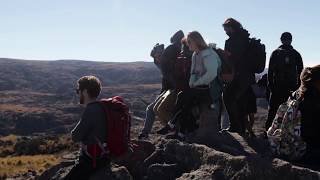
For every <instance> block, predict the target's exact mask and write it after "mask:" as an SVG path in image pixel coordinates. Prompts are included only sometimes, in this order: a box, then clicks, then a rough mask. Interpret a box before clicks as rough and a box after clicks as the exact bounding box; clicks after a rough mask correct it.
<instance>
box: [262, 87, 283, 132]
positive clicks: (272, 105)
mask: <svg viewBox="0 0 320 180" xmlns="http://www.w3.org/2000/svg"><path fill="white" fill-rule="evenodd" d="M282 99H283V98H281V96H280V94H279V93H277V92H272V93H271V94H270V101H269V111H268V118H267V121H266V125H265V126H266V130H267V131H268V129H269V128H270V127H271V125H272V122H273V119H274V118H275V116H276V113H277V111H278V108H279V106H280V105H281V103H283V102H282Z"/></svg>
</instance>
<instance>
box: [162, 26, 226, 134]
mask: <svg viewBox="0 0 320 180" xmlns="http://www.w3.org/2000/svg"><path fill="white" fill-rule="evenodd" d="M187 42H188V45H189V48H190V50H191V51H194V53H193V56H192V64H191V77H190V80H189V86H190V89H186V90H185V91H182V92H180V93H179V94H178V98H177V102H176V107H175V111H174V116H173V118H172V119H171V120H170V121H169V123H168V125H167V126H166V127H165V128H163V129H162V131H161V133H160V134H166V133H168V132H170V130H171V129H173V128H174V127H175V126H176V124H177V123H179V124H180V130H179V132H178V133H177V134H176V135H177V136H176V138H177V139H182V140H183V139H184V136H185V134H186V133H190V132H192V131H194V130H195V129H196V128H197V124H196V122H195V118H190V117H192V114H191V109H192V107H193V106H195V105H199V104H203V103H208V104H211V103H212V98H211V94H210V84H211V82H212V81H213V80H214V79H215V78H216V77H217V74H218V69H219V67H220V65H221V62H220V58H219V56H218V54H217V53H216V52H214V51H213V50H212V48H210V47H209V46H208V45H207V44H206V42H205V41H204V39H203V37H202V36H201V34H200V33H199V32H197V31H193V32H191V33H189V34H188V36H187Z"/></svg>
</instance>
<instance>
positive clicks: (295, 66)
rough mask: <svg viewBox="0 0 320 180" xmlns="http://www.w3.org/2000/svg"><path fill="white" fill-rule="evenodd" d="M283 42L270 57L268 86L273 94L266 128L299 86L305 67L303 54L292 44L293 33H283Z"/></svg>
mask: <svg viewBox="0 0 320 180" xmlns="http://www.w3.org/2000/svg"><path fill="white" fill-rule="evenodd" d="M281 42H282V45H281V46H280V47H279V48H278V49H276V50H275V51H274V52H273V53H272V55H271V57H270V63H269V70H268V88H269V90H270V93H271V96H270V100H269V113H268V119H267V122H266V130H268V129H269V127H270V126H271V124H272V121H273V119H274V118H275V115H276V113H277V110H278V108H279V106H280V105H281V104H282V103H284V102H285V101H286V100H287V99H288V98H289V96H290V94H291V93H292V91H295V90H296V89H297V88H298V87H299V84H300V79H299V77H300V74H301V71H302V69H303V62H302V58H301V55H300V54H299V53H298V52H297V51H296V50H295V49H294V48H293V47H292V46H291V43H292V35H291V34H290V33H289V32H285V33H283V34H282V35H281Z"/></svg>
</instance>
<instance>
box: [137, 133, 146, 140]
mask: <svg viewBox="0 0 320 180" xmlns="http://www.w3.org/2000/svg"><path fill="white" fill-rule="evenodd" d="M138 139H139V140H143V139H148V134H145V133H141V134H139V136H138Z"/></svg>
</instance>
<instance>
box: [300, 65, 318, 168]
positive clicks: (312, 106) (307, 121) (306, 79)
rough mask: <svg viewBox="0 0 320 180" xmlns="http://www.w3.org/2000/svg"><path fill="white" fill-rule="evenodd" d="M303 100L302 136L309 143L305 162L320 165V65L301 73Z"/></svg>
mask: <svg viewBox="0 0 320 180" xmlns="http://www.w3.org/2000/svg"><path fill="white" fill-rule="evenodd" d="M298 92H299V95H300V97H302V101H301V103H300V106H299V109H300V111H301V136H302V138H303V140H304V141H305V142H306V143H307V152H306V155H305V156H304V157H303V161H304V163H307V164H309V165H317V166H318V169H319V167H320V164H319V162H320V143H319V139H320V131H319V129H320V65H317V66H314V67H312V68H306V69H305V70H303V72H302V74H301V86H300V88H299V90H298Z"/></svg>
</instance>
